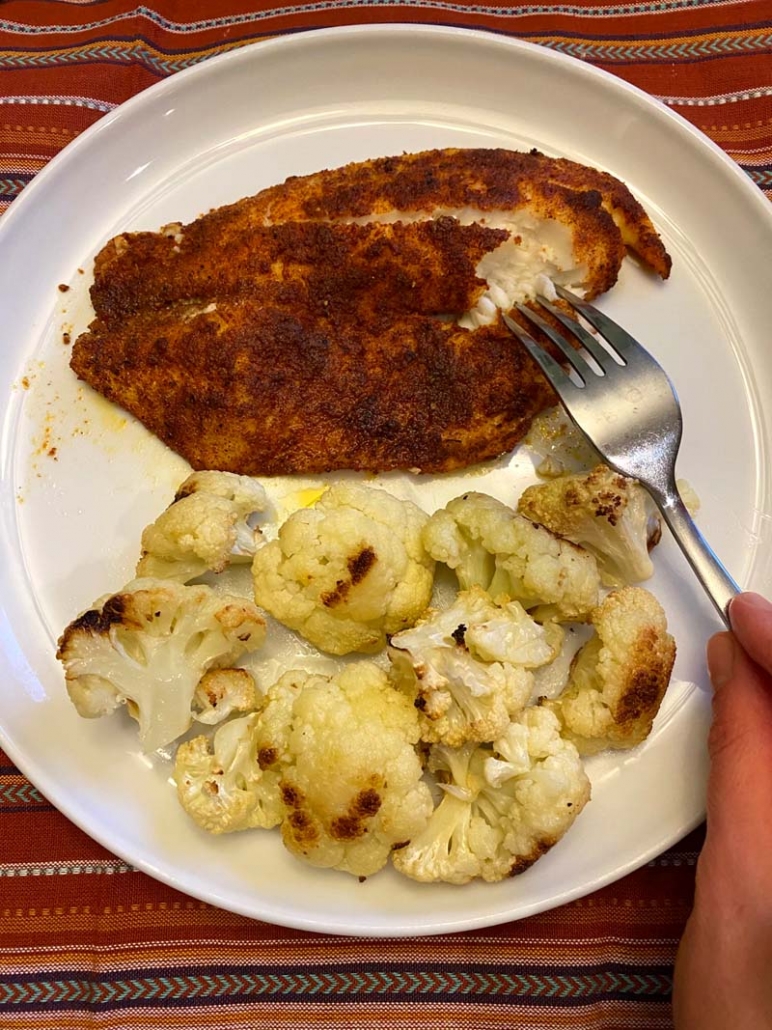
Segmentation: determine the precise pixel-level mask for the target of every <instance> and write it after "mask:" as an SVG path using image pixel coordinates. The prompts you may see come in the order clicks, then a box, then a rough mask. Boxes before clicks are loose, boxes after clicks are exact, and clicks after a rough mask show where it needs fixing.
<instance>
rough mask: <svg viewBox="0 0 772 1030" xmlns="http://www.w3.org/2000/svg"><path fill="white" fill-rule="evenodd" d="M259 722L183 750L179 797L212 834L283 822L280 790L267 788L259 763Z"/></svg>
mask: <svg viewBox="0 0 772 1030" xmlns="http://www.w3.org/2000/svg"><path fill="white" fill-rule="evenodd" d="M257 719H258V716H257V714H256V713H253V714H251V715H246V716H244V717H242V718H240V719H231V720H230V721H229V722H226V723H225V724H224V725H223V726H220V727H219V729H218V730H217V732H216V733H215V734H214V737H213V739H212V740H209V739H208V738H207V737H194V738H193V739H192V740H188V741H185V742H184V743H182V744H180V746H179V747H178V748H177V754H176V755H175V760H174V782H175V784H176V786H177V797H178V798H179V801H180V804H181V805H182V807H183V808H184V809H185V811H186V812H187V813H188V815H189V816H190V817H191V818H192V819H193V820H195V822H196V823H198V825H199V826H200V827H201V828H202V829H204V830H206V831H207V832H208V833H215V834H219V833H233V832H235V831H237V830H249V829H253V828H255V827H263V828H266V829H267V828H270V827H272V826H276V825H278V823H279V822H281V817H282V808H281V805H280V804H279V799H278V793H277V791H276V784H275V783H272V782H270V780H268V782H266V780H267V778H266V777H265V776H264V774H263V771H262V769H261V768H260V764H259V760H258V755H257V746H256V742H255V740H256V738H255V723H256V721H257Z"/></svg>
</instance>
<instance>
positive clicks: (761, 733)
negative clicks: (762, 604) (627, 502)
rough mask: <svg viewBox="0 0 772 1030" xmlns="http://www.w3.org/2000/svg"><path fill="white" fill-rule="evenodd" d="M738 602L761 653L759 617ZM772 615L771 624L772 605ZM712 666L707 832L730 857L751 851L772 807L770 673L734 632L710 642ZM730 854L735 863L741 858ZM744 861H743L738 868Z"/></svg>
mask: <svg viewBox="0 0 772 1030" xmlns="http://www.w3.org/2000/svg"><path fill="white" fill-rule="evenodd" d="M736 604H738V601H734V602H733V603H732V609H734V608H735V605H736ZM740 607H741V609H742V610H741V612H740V617H739V619H738V623H739V625H740V627H741V632H743V636H744V639H749V640H750V639H752V640H753V642H754V650H755V652H756V653H757V654H760V655H761V654H763V653H764V649H765V648H766V647H767V642H766V641H762V640H760V639H759V638H758V633H757V632H756V631H757V629H758V627H757V625H756V622H757V621H758V618H757V616H756V615H753V616H752V617H751V616H748V622H747V624H746V615H747V614H748V613H747V612H746V611H745V610H744V606H742V605H741V606H740ZM750 607H752V605H751V606H750ZM768 619H769V621H770V624H771V625H772V608H771V609H770V614H769V616H768ZM754 620H756V621H754ZM749 627H750V629H749ZM746 630H749V632H747V633H746V632H745V631H746ZM770 635H771V636H772V628H771V629H770ZM708 669H709V671H710V675H711V679H712V681H713V685H714V688H715V693H714V696H713V723H712V725H711V729H710V735H709V738H708V749H709V753H710V775H709V778H708V835H709V838H710V839H711V843H712V844H716V843H719V842H720V847H721V850H722V851H723V852H724V855H723V857H724V858H725V859H729V858H730V854H729V852H732V853H734V851H743V850H746V852H747V848H748V842H750V841H753V840H755V839H756V837H757V834H758V832H759V827H760V826H764V825H767V824H768V821H769V813H770V811H772V775H770V770H772V677H770V675H769V674H768V673H766V672H765V671H764V670H763V669H762V668H761V667H760V666H759V665H757V664H756V662H754V661H753V660H752V659H751V658H750V657H749V655H748V654H747V653H746V651H745V650H744V649H743V647H741V646H740V643H739V640H738V639H737V636H736V635H735V634H734V633H719V634H717V635H716V636H714V637H713V638H712V639H711V640H710V641H709V643H708ZM731 857H732V861H733V863H734V862H738V861H739V859H740V856H739V855H735V854H732V856H731ZM745 857H746V858H747V854H746V856H745ZM743 864H744V863H743V861H739V864H738V865H735V869H736V870H737V869H740V868H742V866H743ZM734 875H736V872H735V874H734Z"/></svg>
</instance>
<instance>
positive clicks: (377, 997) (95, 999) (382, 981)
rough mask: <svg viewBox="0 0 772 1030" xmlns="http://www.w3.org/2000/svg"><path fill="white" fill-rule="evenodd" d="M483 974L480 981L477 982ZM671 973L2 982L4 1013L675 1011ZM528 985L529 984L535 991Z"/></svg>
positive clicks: (324, 972) (617, 969) (412, 970)
mask: <svg viewBox="0 0 772 1030" xmlns="http://www.w3.org/2000/svg"><path fill="white" fill-rule="evenodd" d="M477 976H479V982H478V983H475V978H476V977H477ZM671 977H672V969H671V967H670V966H655V967H647V968H646V969H644V970H641V969H640V968H636V969H633V968H630V967H626V966H624V965H622V964H619V963H615V964H609V965H604V966H595V967H592V968H578V969H577V968H572V967H564V968H561V969H555V968H553V969H550V970H544V969H535V968H533V967H530V969H529V971H526V970H525V969H524V968H519V969H511V970H508V969H507V968H506V967H501V966H499V967H482V968H478V967H460V968H459V969H458V970H454V969H452V968H448V967H447V966H441V965H440V966H437V965H434V966H431V965H422V966H418V965H411V964H405V965H403V966H399V967H397V968H394V969H384V968H383V967H382V966H380V965H377V964H374V965H372V966H361V965H360V966H356V965H346V966H343V965H341V966H337V967H334V968H332V967H329V966H320V967H319V968H318V969H312V970H307V971H299V970H298V969H297V968H296V967H270V966H266V967H253V968H252V969H247V968H245V967H243V966H227V967H225V966H220V967H210V968H208V969H207V970H206V971H201V970H200V969H198V968H196V969H195V970H193V969H179V970H175V971H173V970H163V971H160V970H153V969H132V970H122V971H121V972H120V974H115V975H113V976H111V977H109V978H106V977H100V976H98V975H96V974H84V973H83V972H81V971H71V970H58V971H52V972H50V973H49V974H48V975H47V976H46V977H45V978H42V977H41V978H37V979H29V980H23V979H21V978H19V977H12V976H3V977H0V1010H2V1009H3V1008H11V1009H13V1010H15V1011H19V1010H23V1009H25V1008H27V1009H28V1010H30V1011H31V1010H32V1009H33V1007H34V1010H35V1011H54V1010H55V1011H89V1012H92V1013H95V1012H105V1011H109V1010H116V1009H129V1008H151V1007H157V1006H158V1005H163V1006H164V1008H187V1007H191V1006H195V1007H198V1008H207V1007H211V1006H215V1005H217V1006H226V1005H243V1004H244V1002H245V1001H249V1000H251V1001H254V1002H255V1003H260V1002H263V1003H267V1002H270V1003H272V1004H274V1005H276V1004H280V1003H281V1001H282V999H285V1000H287V1001H291V1002H292V1003H293V1004H302V1003H308V1004H318V1003H319V1002H320V1001H323V1002H324V1003H325V1004H336V1003H338V1004H346V1003H350V1002H351V1001H352V1000H356V1001H357V1003H360V1004H368V1005H376V1006H377V1005H379V1004H390V1003H393V1002H395V1001H401V1000H410V1001H411V1002H412V1003H413V1004H416V1005H420V1004H421V1003H424V1004H425V1005H426V1006H427V1007H429V1006H430V1005H431V1004H432V1002H436V1001H440V1000H441V1001H442V1003H443V1005H448V1004H454V1005H455V1004H457V1005H458V1006H459V1007H463V1006H467V1007H472V1006H475V1007H479V1006H481V1005H486V1006H503V1005H507V1006H510V1007H512V1008H518V1007H525V1006H528V1007H540V1008H541V1007H559V1008H563V1009H571V1008H587V1007H591V1006H592V1005H593V1004H597V1003H603V1002H608V1001H612V1000H613V1001H623V1002H624V1001H627V1002H630V1003H631V1004H633V1003H635V1002H636V1001H642V1002H646V1003H647V1004H652V1003H662V1004H663V1005H665V1004H669V1000H670V992H671ZM528 981H531V982H530V983H529V982H528Z"/></svg>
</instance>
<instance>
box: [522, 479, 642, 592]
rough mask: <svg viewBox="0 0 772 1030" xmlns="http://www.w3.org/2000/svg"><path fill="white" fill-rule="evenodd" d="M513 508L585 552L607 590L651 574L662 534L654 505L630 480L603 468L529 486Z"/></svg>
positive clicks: (635, 581)
mask: <svg viewBox="0 0 772 1030" xmlns="http://www.w3.org/2000/svg"><path fill="white" fill-rule="evenodd" d="M517 510H518V512H519V513H520V514H521V515H525V516H526V518H528V519H531V521H532V522H538V523H539V524H540V525H542V526H546V527H547V529H550V530H552V532H553V533H558V534H560V535H561V536H564V537H566V539H568V540H571V541H573V543H575V544H580V545H581V546H582V547H584V548H586V549H587V550H588V551H591V552H592V553H593V554H594V555H595V557H596V558H597V559H598V567H599V568H600V572H601V578H602V579H603V582H604V583H605V584H606V585H607V586H624V585H625V584H628V583H638V582H640V581H641V580H644V579H649V578H650V577H651V576H652V575H653V573H654V566H653V565H652V563H651V558H650V557H649V552H650V551H651V549H652V548H653V547H654V546H655V545H656V544H658V543H659V540H660V537H661V535H662V522H661V519H660V517H659V514H658V512H657V509H656V507H655V505H654V502H653V501H652V499H651V497H649V495H648V493H647V492H646V491H645V490H644V489H643V487H642V486H641V485H640V483H638V482H637V481H636V480H635V479H628V478H627V477H626V476H620V475H619V474H618V473H616V472H612V471H611V469H610V468H608V466H607V465H598V466H596V467H595V468H594V469H593V470H592V471H591V472H587V473H583V474H577V475H570V476H558V477H557V478H556V479H552V480H549V481H548V482H546V483H538V484H536V485H535V486H529V487H528V488H527V489H526V490H525V491H524V492H523V494H522V495H521V497H520V500H519V501H518V504H517Z"/></svg>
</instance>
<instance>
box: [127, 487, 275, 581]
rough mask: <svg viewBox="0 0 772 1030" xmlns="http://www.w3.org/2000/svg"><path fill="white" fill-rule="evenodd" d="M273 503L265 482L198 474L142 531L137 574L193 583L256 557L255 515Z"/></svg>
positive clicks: (256, 534)
mask: <svg viewBox="0 0 772 1030" xmlns="http://www.w3.org/2000/svg"><path fill="white" fill-rule="evenodd" d="M267 504H268V501H267V498H266V495H265V491H264V490H263V488H262V486H260V484H259V483H257V482H255V480H254V479H250V478H249V476H237V475H235V474H234V473H232V472H211V471H206V472H194V473H193V475H191V476H188V478H187V479H186V480H185V482H184V483H182V484H181V486H180V488H179V489H178V491H177V493H176V495H175V497H174V500H173V501H172V503H171V504H170V505H169V507H168V508H167V509H166V511H164V512H162V513H161V515H159V517H158V518H157V519H156V520H155V522H153V523H152V524H151V525H149V526H147V527H146V529H145V530H144V532H143V533H142V557H141V558H140V560H139V563H138V565H137V576H155V577H157V578H158V579H176V580H179V581H180V582H181V583H187V582H189V581H190V580H191V579H195V578H196V577H197V576H201V575H203V574H204V573H205V572H209V571H211V572H222V571H223V569H225V568H226V567H227V566H228V565H230V564H231V563H232V562H249V561H251V560H252V558H253V556H254V553H255V550H256V546H257V540H258V538H259V536H260V531H259V529H257V528H253V527H252V526H250V524H249V518H250V516H251V515H254V514H255V513H257V512H262V511H265V509H266V507H267Z"/></svg>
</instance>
